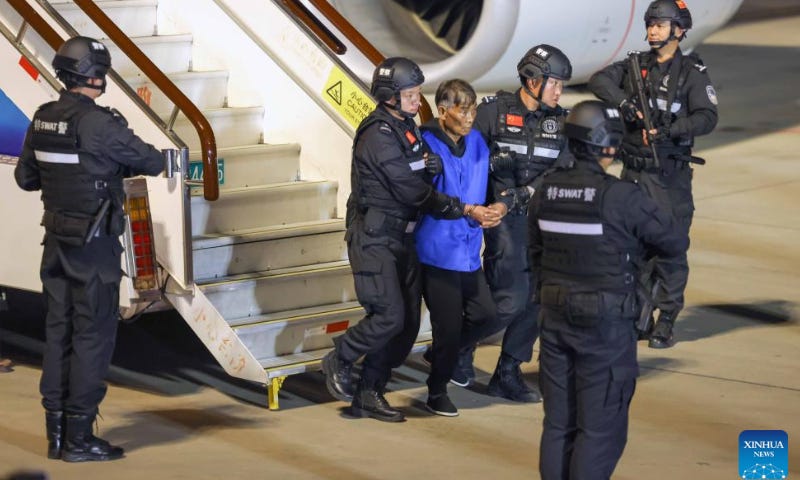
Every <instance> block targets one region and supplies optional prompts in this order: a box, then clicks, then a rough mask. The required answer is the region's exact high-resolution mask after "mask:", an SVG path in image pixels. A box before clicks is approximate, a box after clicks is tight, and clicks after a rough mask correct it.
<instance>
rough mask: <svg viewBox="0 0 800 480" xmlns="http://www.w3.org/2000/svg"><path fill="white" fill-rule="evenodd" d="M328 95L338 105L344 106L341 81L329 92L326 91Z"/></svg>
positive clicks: (329, 89) (328, 90) (330, 88)
mask: <svg viewBox="0 0 800 480" xmlns="http://www.w3.org/2000/svg"><path fill="white" fill-rule="evenodd" d="M325 92H327V94H328V95H330V97H331V98H332V99H333V101H334V102H336V103H337V104H338V105H341V104H342V82H341V80H340V81H338V82H336V83H334V84H333V85H332V86H330V87H329V88H328V89H327V90H325Z"/></svg>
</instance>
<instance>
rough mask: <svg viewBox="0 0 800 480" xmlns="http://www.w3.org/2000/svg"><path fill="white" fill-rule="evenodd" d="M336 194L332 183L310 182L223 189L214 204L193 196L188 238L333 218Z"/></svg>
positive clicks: (334, 185)
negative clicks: (190, 226) (190, 232)
mask: <svg viewBox="0 0 800 480" xmlns="http://www.w3.org/2000/svg"><path fill="white" fill-rule="evenodd" d="M336 190H337V184H336V182H329V181H313V182H289V183H279V184H271V185H264V186H259V187H248V188H233V189H228V188H224V189H221V190H220V195H219V199H218V200H216V201H214V202H208V201H206V200H205V199H204V198H203V197H202V196H200V195H199V194H193V196H192V198H191V205H192V237H197V236H200V235H208V234H214V233H220V232H237V233H238V232H241V231H243V230H245V231H246V230H252V229H254V228H260V227H264V226H268V225H282V224H290V223H298V222H308V221H314V220H327V219H330V218H335V217H336Z"/></svg>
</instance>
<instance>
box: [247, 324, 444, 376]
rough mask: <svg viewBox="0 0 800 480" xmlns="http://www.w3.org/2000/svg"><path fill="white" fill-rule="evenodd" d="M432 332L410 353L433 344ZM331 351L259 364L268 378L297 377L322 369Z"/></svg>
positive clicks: (268, 358) (271, 359)
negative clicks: (299, 374) (324, 359)
mask: <svg viewBox="0 0 800 480" xmlns="http://www.w3.org/2000/svg"><path fill="white" fill-rule="evenodd" d="M431 340H432V335H431V332H429V331H428V332H424V333H420V334H419V336H417V340H416V341H415V342H414V346H413V347H411V352H410V353H419V352H422V351H423V350H425V349H426V348H428V345H430V344H431ZM330 351H331V348H330V347H329V348H321V349H318V350H310V351H306V352H301V353H293V354H289V355H282V356H280V357H271V358H270V357H264V358H258V357H257V360H258V362H259V363H260V364H261V366H262V367H264V370H266V371H267V377H268V378H276V377H282V376H285V375H295V374H298V373H304V372H311V371H315V370H320V369H321V368H322V365H321V362H322V358H323V357H324V356H325V355H326V354H327V353H328V352H330Z"/></svg>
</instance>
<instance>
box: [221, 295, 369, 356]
mask: <svg viewBox="0 0 800 480" xmlns="http://www.w3.org/2000/svg"><path fill="white" fill-rule="evenodd" d="M363 317H364V309H363V308H362V307H361V305H360V304H359V303H358V302H355V301H353V302H346V303H336V304H332V305H319V306H314V307H310V308H303V309H296V310H290V311H282V312H277V313H273V314H267V315H258V316H256V317H245V318H239V319H233V320H229V321H228V323H229V324H230V325H231V326H232V327H233V328H234V331H235V332H236V335H237V336H238V337H239V340H241V342H242V343H243V344H244V345H245V346H246V347H247V348H248V350H250V352H251V353H252V354H253V356H255V357H256V358H269V357H276V356H281V355H290V354H295V353H302V352H304V351H309V350H317V349H320V348H328V347H331V346H333V337H335V336H338V335H340V334H341V333H342V332H344V331H345V330H347V329H348V328H349V327H352V326H353V325H356V324H357V323H358V322H359V321H361V319H362V318H363Z"/></svg>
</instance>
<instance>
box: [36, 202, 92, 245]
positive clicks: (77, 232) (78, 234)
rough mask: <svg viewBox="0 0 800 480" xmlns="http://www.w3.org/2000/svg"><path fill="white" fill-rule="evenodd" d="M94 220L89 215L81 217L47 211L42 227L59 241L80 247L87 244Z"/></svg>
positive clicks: (73, 214)
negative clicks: (86, 240)
mask: <svg viewBox="0 0 800 480" xmlns="http://www.w3.org/2000/svg"><path fill="white" fill-rule="evenodd" d="M92 220H93V218H92V217H91V216H89V215H80V214H75V213H67V212H59V213H54V212H49V211H47V210H45V212H44V215H43V216H42V226H43V227H44V229H45V230H46V231H47V233H49V234H51V235H53V236H54V237H55V238H57V239H58V240H59V241H61V242H63V243H65V244H67V245H72V246H75V247H80V246H83V245H84V244H85V239H86V235H87V234H88V233H89V229H90V228H91V227H92Z"/></svg>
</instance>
